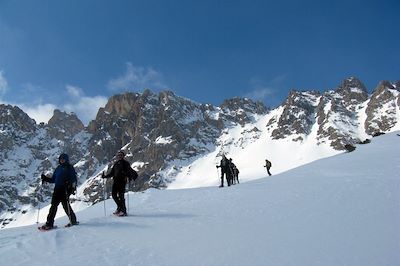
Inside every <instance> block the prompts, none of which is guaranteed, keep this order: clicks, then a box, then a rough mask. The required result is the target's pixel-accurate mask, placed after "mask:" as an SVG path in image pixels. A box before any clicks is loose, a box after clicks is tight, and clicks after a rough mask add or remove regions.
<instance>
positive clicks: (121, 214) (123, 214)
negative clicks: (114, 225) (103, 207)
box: [115, 211, 128, 217]
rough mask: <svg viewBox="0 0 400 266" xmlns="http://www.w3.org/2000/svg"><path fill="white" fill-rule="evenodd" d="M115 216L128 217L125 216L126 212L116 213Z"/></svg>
mask: <svg viewBox="0 0 400 266" xmlns="http://www.w3.org/2000/svg"><path fill="white" fill-rule="evenodd" d="M115 216H118V217H123V216H128V215H127V214H126V212H122V211H120V212H117V213H116V214H115Z"/></svg>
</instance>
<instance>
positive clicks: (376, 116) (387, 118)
mask: <svg viewBox="0 0 400 266" xmlns="http://www.w3.org/2000/svg"><path fill="white" fill-rule="evenodd" d="M395 89H396V88H395V86H394V85H393V84H392V83H390V82H389V81H386V80H384V81H381V82H380V83H379V84H378V86H377V87H376V89H375V90H374V92H373V94H372V96H371V99H370V101H369V103H368V106H367V109H366V110H365V112H366V114H367V119H366V121H365V131H366V132H367V133H368V134H370V135H375V134H378V133H380V132H384V131H387V130H389V129H390V128H392V127H393V126H394V125H395V124H396V123H397V118H396V100H397V102H398V101H399V100H398V99H396V95H395V94H397V91H392V90H395ZM383 106H385V108H384V110H385V111H384V112H381V111H380V110H381V109H382V107H383Z"/></svg>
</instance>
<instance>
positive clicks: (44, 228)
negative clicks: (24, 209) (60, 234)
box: [38, 224, 57, 232]
mask: <svg viewBox="0 0 400 266" xmlns="http://www.w3.org/2000/svg"><path fill="white" fill-rule="evenodd" d="M56 228H57V225H54V226H50V225H47V224H44V225H42V226H39V227H38V229H39V231H42V232H45V231H50V230H53V229H56Z"/></svg>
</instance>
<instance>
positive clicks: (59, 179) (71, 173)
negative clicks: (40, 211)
mask: <svg viewBox="0 0 400 266" xmlns="http://www.w3.org/2000/svg"><path fill="white" fill-rule="evenodd" d="M58 162H59V165H58V166H57V168H56V170H54V173H53V175H52V177H48V176H46V175H44V174H42V176H41V178H42V182H49V183H54V192H53V196H52V199H51V207H50V210H49V214H48V216H47V222H46V224H45V225H43V226H42V227H41V229H43V230H49V229H52V228H53V227H54V218H55V217H56V213H57V208H58V205H59V204H60V203H61V204H62V206H63V208H64V211H65V213H66V214H67V215H68V218H69V221H70V223H69V224H67V225H66V226H72V225H76V224H78V222H77V221H76V215H75V213H74V211H73V210H72V208H71V205H70V204H69V196H70V195H71V194H75V191H76V183H77V177H76V172H75V169H74V167H73V166H72V165H71V164H70V163H69V157H68V155H67V154H65V153H63V154H61V155H60V156H59V157H58Z"/></svg>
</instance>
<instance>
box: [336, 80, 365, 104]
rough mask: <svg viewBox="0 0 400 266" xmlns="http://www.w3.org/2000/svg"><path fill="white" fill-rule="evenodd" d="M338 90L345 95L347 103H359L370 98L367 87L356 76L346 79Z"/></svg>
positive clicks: (344, 98)
mask: <svg viewBox="0 0 400 266" xmlns="http://www.w3.org/2000/svg"><path fill="white" fill-rule="evenodd" d="M336 92H337V93H338V94H339V95H341V96H342V97H343V100H344V102H345V103H346V105H351V104H359V103H361V102H364V101H366V100H367V99H368V91H367V88H366V87H365V85H364V84H363V83H362V82H361V81H360V80H359V79H357V78H355V77H350V78H348V79H345V80H344V81H343V82H342V84H341V85H340V86H339V87H338V88H337V90H336Z"/></svg>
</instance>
